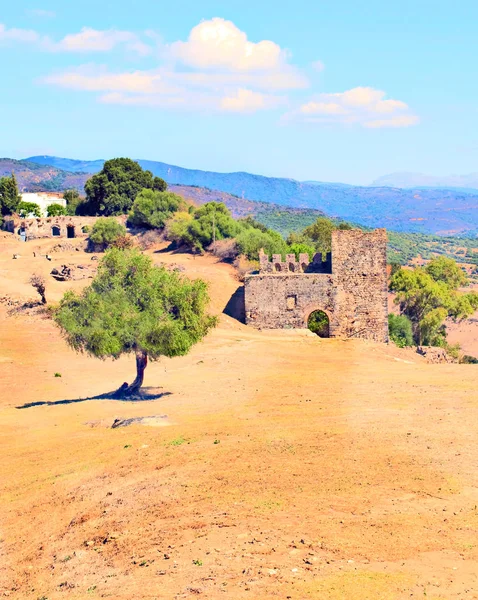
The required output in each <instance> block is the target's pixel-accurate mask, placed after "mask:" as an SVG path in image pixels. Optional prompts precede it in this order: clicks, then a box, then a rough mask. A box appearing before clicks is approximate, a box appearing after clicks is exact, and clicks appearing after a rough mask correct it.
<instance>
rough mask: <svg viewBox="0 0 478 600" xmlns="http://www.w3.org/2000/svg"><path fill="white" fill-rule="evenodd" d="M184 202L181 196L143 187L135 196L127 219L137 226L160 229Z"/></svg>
mask: <svg viewBox="0 0 478 600" xmlns="http://www.w3.org/2000/svg"><path fill="white" fill-rule="evenodd" d="M184 204H185V203H184V200H183V199H182V198H181V196H178V195H177V194H173V193H172V192H160V191H156V190H149V189H144V190H141V192H140V193H139V194H138V195H137V196H136V199H135V201H134V202H133V207H132V209H131V212H130V213H129V217H128V221H129V222H130V223H131V224H132V225H137V226H138V227H150V228H159V229H162V228H163V227H164V225H165V223H166V221H167V220H168V219H169V218H170V217H171V216H172V215H173V214H174V213H175V212H178V211H179V210H180V209H181V208H182V207H183V206H184Z"/></svg>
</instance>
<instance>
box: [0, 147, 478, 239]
mask: <svg viewBox="0 0 478 600" xmlns="http://www.w3.org/2000/svg"><path fill="white" fill-rule="evenodd" d="M138 162H139V163H140V165H141V166H142V167H143V168H145V169H149V170H150V171H152V172H153V174H154V175H157V176H159V177H162V178H163V179H165V180H166V181H167V182H168V184H170V185H171V186H174V185H181V186H192V187H196V188H201V189H204V190H206V191H207V190H216V191H218V192H224V193H227V194H229V195H232V196H233V197H237V198H239V199H243V200H247V201H256V202H257V201H258V202H263V203H268V204H275V205H280V206H289V207H293V208H295V209H315V210H320V211H323V212H324V213H326V214H327V215H329V216H331V217H337V218H341V219H344V220H348V221H351V222H354V223H358V224H361V225H366V226H369V227H387V228H388V229H392V230H395V231H405V232H421V233H433V234H440V235H445V234H448V235H450V234H452V235H460V234H461V235H463V234H467V235H475V234H477V233H478V191H473V190H469V189H467V190H466V191H464V190H457V189H447V188H439V189H438V188H419V187H416V188H411V189H406V188H395V187H390V186H388V185H382V186H378V187H370V186H353V185H346V184H341V183H322V182H317V181H308V182H300V181H296V180H294V179H285V178H277V177H264V176H262V175H254V174H251V173H242V172H239V173H216V172H213V171H200V170H195V169H185V168H182V167H178V166H174V165H170V164H167V163H162V162H155V161H150V160H138ZM103 163H104V161H103V160H95V161H81V160H73V159H67V158H58V157H53V156H32V157H30V158H28V159H25V160H22V161H13V160H12V159H2V160H0V175H2V174H5V173H8V172H11V171H12V170H14V171H15V174H16V176H17V178H18V180H19V183H20V185H21V187H22V189H23V190H24V191H27V189H28V190H31V191H37V190H38V189H40V188H41V187H42V186H43V189H52V190H53V189H56V190H61V189H66V188H68V187H77V188H78V189H80V190H81V189H82V187H83V186H84V183H85V181H86V180H87V178H88V177H89V176H91V174H93V173H96V172H98V171H100V170H101V168H102V166H103ZM42 178H43V179H42Z"/></svg>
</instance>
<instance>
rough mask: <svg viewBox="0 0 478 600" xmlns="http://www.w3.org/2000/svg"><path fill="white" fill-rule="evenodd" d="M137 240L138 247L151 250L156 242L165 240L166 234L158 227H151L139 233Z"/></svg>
mask: <svg viewBox="0 0 478 600" xmlns="http://www.w3.org/2000/svg"><path fill="white" fill-rule="evenodd" d="M136 241H137V245H138V248H140V249H141V250H149V249H150V248H152V247H153V246H155V245H156V244H159V243H160V242H164V234H163V233H162V232H161V231H158V230H157V229H150V230H148V231H143V232H142V233H141V234H139V235H138V236H137V239H136Z"/></svg>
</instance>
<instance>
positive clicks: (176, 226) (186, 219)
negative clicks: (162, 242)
mask: <svg viewBox="0 0 478 600" xmlns="http://www.w3.org/2000/svg"><path fill="white" fill-rule="evenodd" d="M192 220H193V217H192V214H190V213H189V212H178V213H176V214H175V215H174V216H172V217H171V218H170V219H168V221H166V225H165V235H166V238H167V239H168V240H169V241H170V242H174V243H176V244H177V245H178V246H181V245H182V244H185V245H187V246H190V247H192V246H193V238H192V237H191V235H190V234H189V225H190V224H191V222H192Z"/></svg>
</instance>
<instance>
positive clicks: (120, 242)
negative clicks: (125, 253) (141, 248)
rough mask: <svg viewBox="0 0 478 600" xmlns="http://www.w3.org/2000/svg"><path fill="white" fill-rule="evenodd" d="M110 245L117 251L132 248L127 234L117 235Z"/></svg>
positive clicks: (131, 241)
mask: <svg viewBox="0 0 478 600" xmlns="http://www.w3.org/2000/svg"><path fill="white" fill-rule="evenodd" d="M110 245H111V246H112V247H113V248H118V250H131V248H132V247H133V246H134V244H133V240H132V238H131V236H130V235H127V234H125V235H119V236H118V237H117V238H116V239H115V241H114V242H111V244H110Z"/></svg>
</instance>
